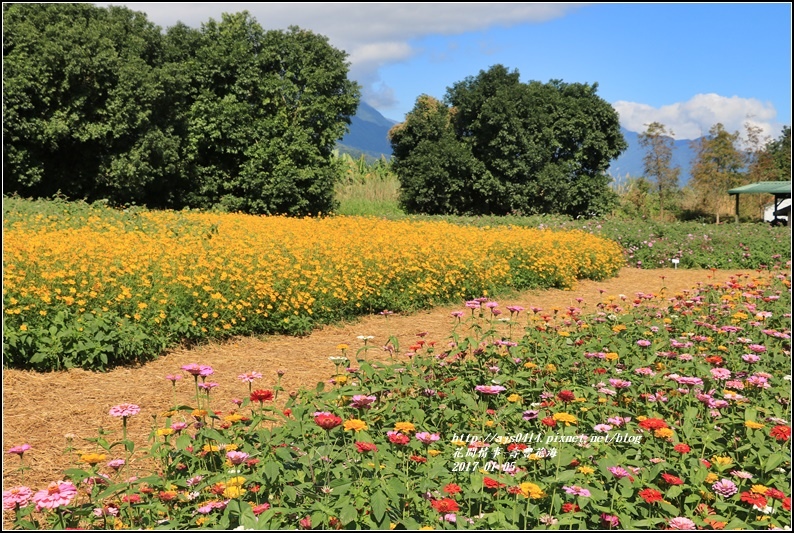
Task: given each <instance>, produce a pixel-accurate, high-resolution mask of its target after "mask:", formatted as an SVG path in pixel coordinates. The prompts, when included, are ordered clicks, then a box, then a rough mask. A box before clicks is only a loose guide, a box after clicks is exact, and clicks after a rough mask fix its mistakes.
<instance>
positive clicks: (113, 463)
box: [108, 459, 126, 470]
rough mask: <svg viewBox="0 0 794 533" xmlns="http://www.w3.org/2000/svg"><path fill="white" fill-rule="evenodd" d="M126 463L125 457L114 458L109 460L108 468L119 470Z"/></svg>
mask: <svg viewBox="0 0 794 533" xmlns="http://www.w3.org/2000/svg"><path fill="white" fill-rule="evenodd" d="M125 464H126V461H125V460H124V459H112V460H110V461H108V468H112V469H113V470H118V469H119V468H121V467H122V466H124V465H125Z"/></svg>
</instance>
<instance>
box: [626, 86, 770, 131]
mask: <svg viewBox="0 0 794 533" xmlns="http://www.w3.org/2000/svg"><path fill="white" fill-rule="evenodd" d="M612 106H613V107H614V108H615V109H616V110H617V112H618V113H619V114H620V124H621V125H622V126H623V127H624V128H626V129H627V130H629V131H634V132H643V131H645V128H646V125H647V124H649V123H651V122H660V123H662V124H664V125H665V126H666V128H667V129H668V130H672V131H673V133H674V135H673V136H674V137H675V138H676V139H697V138H698V137H701V136H703V135H707V134H708V132H709V130H710V129H711V127H712V126H714V125H715V124H717V123H721V124H722V125H723V126H725V129H726V130H728V131H731V132H733V131H739V132H741V133H742V134H744V131H745V127H744V124H745V123H746V122H750V123H752V124H753V125H755V126H758V127H760V128H761V131H762V136H768V137H770V138H773V137H777V135H778V134H779V132H780V126H781V124H780V123H778V122H777V121H776V120H775V119H776V117H777V111H776V110H775V107H774V106H773V105H772V104H771V103H769V102H766V103H764V102H761V101H759V100H756V99H755V98H741V97H739V96H731V97H727V96H720V95H718V94H714V93H709V94H697V95H695V96H693V97H692V98H691V99H689V100H688V101H686V102H678V103H674V104H670V105H666V106H662V107H659V108H656V107H652V106H649V105H647V104H640V103H636V102H624V101H620V102H615V103H613V104H612Z"/></svg>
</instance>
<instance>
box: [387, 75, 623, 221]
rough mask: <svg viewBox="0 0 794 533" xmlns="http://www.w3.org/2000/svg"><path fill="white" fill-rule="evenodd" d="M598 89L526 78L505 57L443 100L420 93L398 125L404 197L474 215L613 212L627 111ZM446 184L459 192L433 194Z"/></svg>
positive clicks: (397, 165) (414, 204)
mask: <svg viewBox="0 0 794 533" xmlns="http://www.w3.org/2000/svg"><path fill="white" fill-rule="evenodd" d="M596 90H597V85H596V84H593V85H587V84H579V83H574V84H567V83H563V82H561V81H557V80H553V81H551V82H549V83H546V84H544V83H540V82H530V83H521V81H520V79H519V74H518V72H517V71H509V70H508V69H507V68H505V67H504V66H502V65H496V66H493V67H491V68H490V69H489V70H487V71H481V72H480V73H479V75H477V76H475V77H469V78H466V79H465V80H463V81H461V82H459V83H456V84H454V85H453V86H452V87H450V88H449V89H448V90H447V94H446V97H445V101H444V103H443V104H442V103H440V102H436V103H434V104H433V105H432V106H428V102H429V100H428V97H426V96H422V97H420V98H419V99H418V100H417V103H416V105H415V107H414V109H413V110H412V111H411V112H410V113H409V114H408V115H407V116H406V121H405V123H403V124H401V125H399V126H397V127H396V128H394V129H393V131H392V134H391V143H392V147H393V150H394V161H395V162H394V170H395V172H396V173H397V175H398V176H399V177H400V180H401V183H402V185H403V200H402V203H403V205H404V206H405V207H406V208H407V209H408V210H409V211H413V212H448V213H472V214H506V213H511V212H520V213H525V214H532V213H564V214H571V215H585V216H589V215H596V214H601V213H604V212H606V211H608V210H609V209H611V207H612V206H613V205H614V199H615V198H614V193H613V192H612V191H611V189H610V188H609V181H610V178H609V177H608V176H607V175H606V169H607V167H608V166H609V163H610V161H611V160H612V159H614V158H615V157H617V156H618V155H619V154H620V153H621V152H622V151H623V150H625V148H626V143H625V141H624V139H623V137H622V135H621V133H620V129H619V124H618V116H617V113H616V112H615V110H614V109H613V108H612V106H610V105H609V104H608V103H607V102H605V101H604V100H602V99H601V98H599V97H598V96H597V95H596ZM431 126H432V127H431ZM439 183H444V185H443V186H440V185H439ZM439 187H441V188H444V189H445V190H448V191H450V192H449V193H447V194H444V195H443V201H439V202H435V201H434V200H433V199H431V198H428V193H429V192H430V191H432V190H434V189H437V188H439ZM423 205H425V206H430V208H428V207H425V208H423V207H422V206H423Z"/></svg>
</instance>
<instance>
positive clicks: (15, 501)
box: [3, 486, 33, 511]
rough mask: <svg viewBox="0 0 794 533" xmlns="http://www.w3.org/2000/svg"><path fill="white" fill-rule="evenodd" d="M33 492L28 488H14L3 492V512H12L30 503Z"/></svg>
mask: <svg viewBox="0 0 794 533" xmlns="http://www.w3.org/2000/svg"><path fill="white" fill-rule="evenodd" d="M32 496H33V491H32V490H30V488H28V487H24V486H19V487H12V488H10V489H8V490H4V491H3V510H4V511H12V510H14V509H18V508H20V507H25V506H26V505H27V504H29V503H30V499H31V497H32Z"/></svg>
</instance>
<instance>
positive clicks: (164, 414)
mask: <svg viewBox="0 0 794 533" xmlns="http://www.w3.org/2000/svg"><path fill="white" fill-rule="evenodd" d="M175 414H176V411H163V412H162V413H160V416H162V417H163V418H171V417H172V416H174V415H175Z"/></svg>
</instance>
